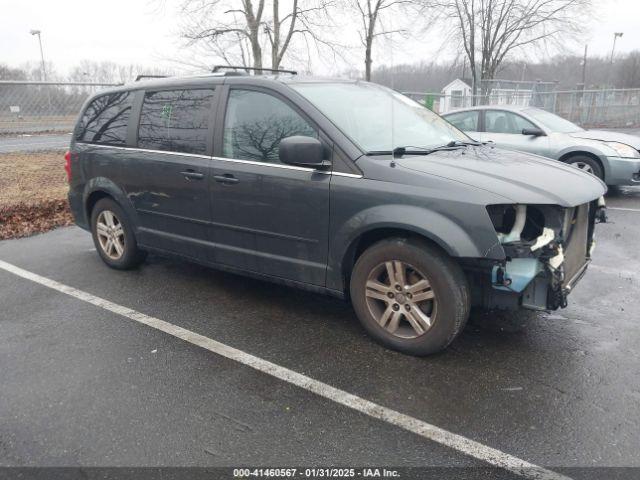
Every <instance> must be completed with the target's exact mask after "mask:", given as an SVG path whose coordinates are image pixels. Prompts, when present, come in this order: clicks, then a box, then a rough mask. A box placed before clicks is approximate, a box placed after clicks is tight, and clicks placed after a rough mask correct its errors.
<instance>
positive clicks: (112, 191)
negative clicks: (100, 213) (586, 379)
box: [82, 177, 138, 231]
mask: <svg viewBox="0 0 640 480" xmlns="http://www.w3.org/2000/svg"><path fill="white" fill-rule="evenodd" d="M102 198H111V199H113V200H114V201H115V202H116V203H117V204H118V205H120V206H121V207H122V209H123V210H124V211H125V213H126V214H127V216H128V217H129V219H130V220H131V221H132V223H133V225H134V231H137V225H138V222H137V216H136V212H135V209H134V208H133V206H132V204H131V202H130V201H129V199H128V198H127V195H126V193H125V192H124V191H123V190H122V189H121V188H120V187H118V186H117V185H116V184H115V183H113V182H112V181H111V180H109V179H107V178H104V177H96V178H93V179H91V180H90V181H89V182H87V186H86V187H85V191H84V195H83V202H82V203H83V205H84V213H85V216H86V219H87V223H88V224H89V225H90V223H91V212H92V210H93V208H94V207H95V205H96V203H98V201H99V200H101V199H102Z"/></svg>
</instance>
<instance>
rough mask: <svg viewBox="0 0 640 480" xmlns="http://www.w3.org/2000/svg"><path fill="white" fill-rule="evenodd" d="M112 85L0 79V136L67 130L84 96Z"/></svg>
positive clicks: (84, 98)
mask: <svg viewBox="0 0 640 480" xmlns="http://www.w3.org/2000/svg"><path fill="white" fill-rule="evenodd" d="M115 85H117V84H112V83H91V82H85V83H83V82H64V83H63V82H18V81H6V80H3V81H0V135H1V134H21V133H44V132H69V131H71V129H72V128H73V125H74V122H75V120H76V117H77V115H78V113H79V112H80V108H81V107H82V104H83V103H84V101H85V100H86V99H87V97H88V96H89V95H91V94H93V93H94V92H96V91H97V90H100V89H102V88H106V87H111V86H115Z"/></svg>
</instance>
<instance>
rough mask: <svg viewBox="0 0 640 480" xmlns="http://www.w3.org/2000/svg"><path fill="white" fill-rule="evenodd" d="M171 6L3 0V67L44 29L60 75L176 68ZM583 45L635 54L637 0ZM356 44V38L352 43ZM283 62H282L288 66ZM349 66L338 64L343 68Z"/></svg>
mask: <svg viewBox="0 0 640 480" xmlns="http://www.w3.org/2000/svg"><path fill="white" fill-rule="evenodd" d="M172 1H174V2H177V0H165V2H166V5H165V7H164V8H159V7H158V6H157V5H158V3H157V2H154V1H153V0H107V1H97V0H58V1H51V0H2V17H1V18H2V20H1V23H0V46H1V48H0V63H5V64H9V65H11V66H19V65H21V64H23V63H24V62H26V61H34V62H35V61H39V54H40V53H39V49H38V42H37V38H36V37H34V36H31V35H30V34H29V30H31V29H40V30H41V31H42V41H43V46H44V54H45V57H46V60H47V61H50V62H53V63H54V64H55V65H56V67H57V69H58V71H59V72H60V73H64V72H65V70H66V69H68V68H69V67H71V66H72V65H74V64H76V63H78V62H79V61H80V60H83V59H93V60H112V61H116V62H120V63H141V64H145V65H153V64H157V65H162V66H170V67H171V66H175V64H174V63H172V62H171V61H170V60H169V59H170V58H175V57H178V56H180V54H181V51H182V50H181V48H182V43H181V40H180V38H179V24H178V21H177V20H176V15H175V9H174V8H173V6H172V3H171V2H172ZM593 3H594V4H595V6H594V9H595V12H594V14H593V15H592V16H591V18H592V20H591V24H590V25H589V26H588V28H587V29H586V30H587V32H588V33H587V34H586V35H585V37H584V39H583V41H582V42H581V43H582V45H584V43H588V44H589V53H591V54H598V55H608V54H609V53H610V52H611V44H612V38H613V32H624V36H623V37H622V38H621V39H618V42H617V44H616V52H625V51H630V50H633V49H640V28H638V18H640V0H594V2H593ZM353 40H354V41H353V43H354V44H355V43H357V37H354V38H353ZM394 45H395V46H394V47H393V48H392V46H391V44H389V43H388V42H386V43H381V44H380V45H378V46H377V50H374V57H375V58H374V65H376V64H377V65H380V64H382V63H387V64H389V63H391V62H393V63H396V64H397V63H402V62H413V61H420V60H425V61H429V60H431V59H434V58H435V59H440V60H446V59H447V58H451V57H452V56H453V55H455V51H453V50H452V49H451V48H447V46H446V45H443V44H442V40H441V39H439V38H438V35H437V34H433V33H432V34H429V35H423V36H421V38H419V39H412V40H408V41H401V40H400V39H397V40H396V41H395V43H394ZM583 48H584V46H580V45H578V44H575V45H571V46H570V47H569V50H568V51H567V52H566V53H580V54H581V53H582V49H583ZM350 58H353V62H354V65H353V66H354V67H356V68H358V69H361V68H362V67H361V65H360V62H361V61H360V55H359V52H357V51H354V52H352V53H351V57H350ZM285 63H286V62H285ZM345 68H346V65H339V69H341V70H344V69H345ZM314 70H316V71H315V72H314V73H321V74H325V73H336V71H335V70H336V68H335V65H333V66H331V65H330V63H329V62H326V63H316V64H314Z"/></svg>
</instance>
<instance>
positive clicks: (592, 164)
mask: <svg viewBox="0 0 640 480" xmlns="http://www.w3.org/2000/svg"><path fill="white" fill-rule="evenodd" d="M567 164H569V165H571V166H574V167H576V168H579V169H580V170H582V171H583V172H587V173H590V174H591V175H595V176H596V177H598V178H599V179H600V180H604V172H603V171H602V166H601V165H600V163H599V162H598V161H597V160H595V159H594V158H591V157H588V156H586V155H575V156H573V157H570V158H569V159H567Z"/></svg>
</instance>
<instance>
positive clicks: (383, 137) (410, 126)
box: [291, 82, 472, 154]
mask: <svg viewBox="0 0 640 480" xmlns="http://www.w3.org/2000/svg"><path fill="white" fill-rule="evenodd" d="M291 86H292V87H293V88H294V89H295V90H297V91H298V92H299V93H300V94H302V95H303V96H304V97H306V98H307V99H308V100H309V101H310V102H311V103H313V104H314V105H315V106H316V107H317V108H318V109H319V110H320V111H321V112H322V113H323V114H324V115H326V116H327V117H328V118H329V120H331V121H332V122H333V123H334V124H335V125H336V126H337V127H338V128H339V129H340V130H342V132H343V133H344V134H345V135H347V136H348V137H349V138H350V139H351V140H353V141H354V142H355V143H356V144H357V145H358V146H359V147H360V148H362V150H364V151H365V152H367V153H370V154H372V153H390V152H392V151H393V150H394V149H395V148H398V147H400V148H402V147H404V148H406V149H407V150H410V149H411V148H415V149H430V148H434V147H440V146H444V145H447V144H450V143H451V142H470V141H472V140H471V139H470V138H469V137H467V136H466V135H465V134H464V133H462V132H461V131H460V130H458V129H457V128H455V127H454V126H453V125H451V124H450V123H448V122H447V121H445V120H443V119H442V118H440V117H439V116H438V115H436V114H435V113H433V112H432V111H431V110H429V109H427V108H426V107H424V106H422V105H421V104H419V103H417V102H415V101H413V100H411V99H410V98H408V97H406V96H404V95H402V94H400V93H397V92H395V91H393V90H391V89H389V88H386V87H382V86H380V85H375V84H372V83H365V82H356V83H299V84H293V85H291Z"/></svg>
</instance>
